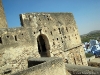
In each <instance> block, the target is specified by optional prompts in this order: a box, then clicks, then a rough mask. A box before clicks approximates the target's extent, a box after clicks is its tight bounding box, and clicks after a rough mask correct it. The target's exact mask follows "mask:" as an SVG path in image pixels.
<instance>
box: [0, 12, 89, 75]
mask: <svg viewBox="0 0 100 75" xmlns="http://www.w3.org/2000/svg"><path fill="white" fill-rule="evenodd" d="M20 20H21V25H22V27H20V28H4V29H0V63H1V64H0V73H1V74H5V73H8V72H10V73H15V72H18V71H21V70H24V69H26V68H27V66H28V64H27V59H28V58H29V57H36V58H39V57H40V56H42V55H44V54H47V55H48V57H61V58H63V61H66V62H67V63H69V64H76V65H87V61H86V57H85V54H84V50H83V48H82V45H81V40H80V36H79V34H78V31H77V27H76V23H75V20H74V18H73V15H72V14H71V13H26V14H21V15H20ZM40 35H41V36H42V40H44V42H45V48H46V51H45V52H44V54H42V55H41V52H40V50H39V47H40V46H38V45H39V43H40V42H41V41H39V39H38V37H39V36H40ZM38 41H39V43H38ZM41 47H42V46H41ZM47 55H46V56H47ZM8 74H9V73H8Z"/></svg>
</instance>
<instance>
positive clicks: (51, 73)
mask: <svg viewBox="0 0 100 75" xmlns="http://www.w3.org/2000/svg"><path fill="white" fill-rule="evenodd" d="M29 61H31V62H32V64H34V63H35V62H36V61H38V62H40V61H41V62H42V63H40V64H37V65H34V66H31V67H30V68H28V69H26V70H24V71H21V72H18V73H15V74H12V75H70V73H69V74H68V73H67V74H66V71H65V64H64V62H63V60H62V59H61V58H40V59H32V58H31V60H29Z"/></svg>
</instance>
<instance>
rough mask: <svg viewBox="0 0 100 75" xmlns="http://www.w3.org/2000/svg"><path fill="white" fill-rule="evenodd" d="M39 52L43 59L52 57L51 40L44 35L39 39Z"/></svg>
mask: <svg viewBox="0 0 100 75" xmlns="http://www.w3.org/2000/svg"><path fill="white" fill-rule="evenodd" d="M37 43H38V52H39V54H40V56H41V57H50V45H49V40H48V38H47V37H46V35H44V34H40V35H39V36H38V37H37Z"/></svg>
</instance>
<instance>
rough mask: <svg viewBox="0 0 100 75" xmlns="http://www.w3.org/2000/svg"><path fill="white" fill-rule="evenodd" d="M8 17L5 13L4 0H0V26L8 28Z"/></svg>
mask: <svg viewBox="0 0 100 75" xmlns="http://www.w3.org/2000/svg"><path fill="white" fill-rule="evenodd" d="M7 27H8V26H7V22H6V17H5V13H4V8H3V5H2V0H0V28H7Z"/></svg>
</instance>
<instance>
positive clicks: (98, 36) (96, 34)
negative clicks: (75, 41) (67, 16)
mask: <svg viewBox="0 0 100 75" xmlns="http://www.w3.org/2000/svg"><path fill="white" fill-rule="evenodd" d="M90 39H95V40H100V30H94V31H91V32H89V33H87V34H84V35H81V40H82V42H83V43H84V42H89V41H90Z"/></svg>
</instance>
